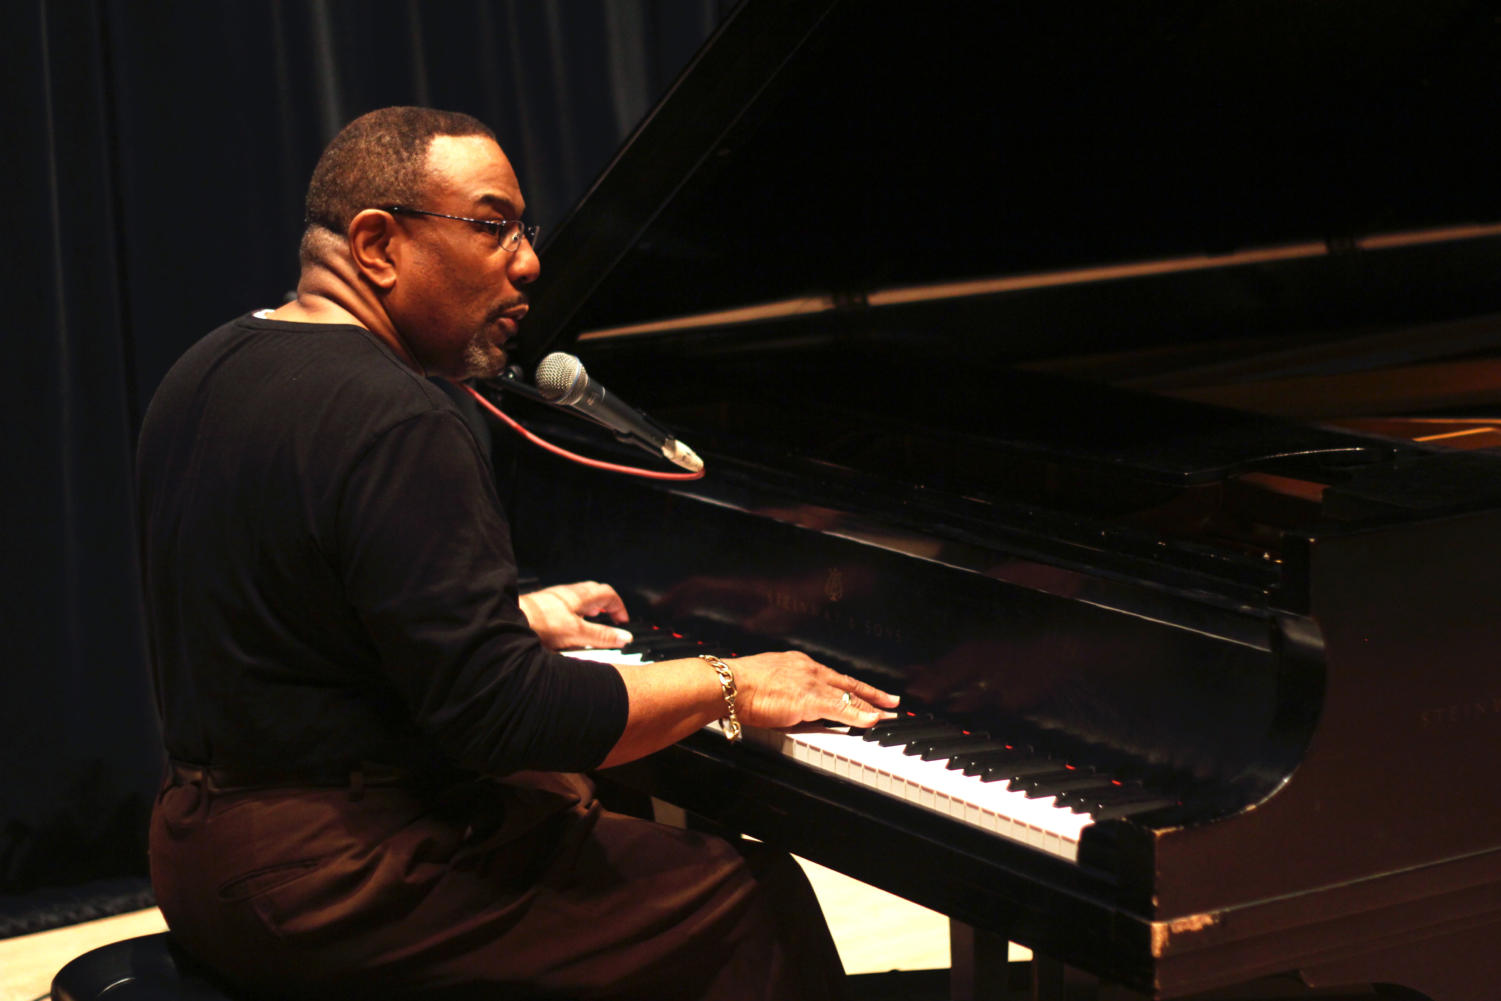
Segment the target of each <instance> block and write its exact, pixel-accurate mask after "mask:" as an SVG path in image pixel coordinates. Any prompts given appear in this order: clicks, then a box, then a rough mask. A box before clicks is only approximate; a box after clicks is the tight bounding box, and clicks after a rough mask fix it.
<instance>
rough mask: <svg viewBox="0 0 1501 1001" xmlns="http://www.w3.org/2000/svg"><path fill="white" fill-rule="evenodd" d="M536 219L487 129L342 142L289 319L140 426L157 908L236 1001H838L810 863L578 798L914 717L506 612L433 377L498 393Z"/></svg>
mask: <svg viewBox="0 0 1501 1001" xmlns="http://www.w3.org/2000/svg"><path fill="white" fill-rule="evenodd" d="M524 207H525V206H524V201H523V198H522V195H521V191H520V188H519V186H518V183H517V180H516V176H515V174H514V172H513V171H512V168H511V166H510V163H509V162H508V161H507V159H506V157H505V155H504V153H503V152H502V151H501V149H500V147H499V146H498V145H497V143H496V141H495V139H494V137H493V135H492V134H491V133H490V132H489V131H488V130H487V129H486V128H485V127H484V126H483V125H481V124H480V123H479V122H477V121H475V120H473V119H471V118H468V117H467V116H464V115H458V114H452V113H445V112H437V111H431V110H427V109H418V108H387V109H384V110H381V111H376V112H372V113H370V114H368V115H365V116H363V117H361V118H359V119H357V120H356V121H355V122H353V123H351V124H350V125H349V126H348V127H347V128H346V129H344V131H343V132H341V133H340V134H339V135H338V136H337V137H336V138H335V139H334V141H333V142H332V143H331V144H330V146H329V147H328V149H327V150H326V151H325V152H324V154H323V157H322V158H321V160H320V161H319V163H318V166H317V168H316V170H315V172H314V175H313V178H312V182H311V184H310V186H309V191H308V199H307V230H306V232H305V235H304V237H303V242H302V251H301V260H302V273H301V278H300V281H299V284H298V289H297V297H296V299H295V300H294V301H292V302H289V303H287V304H285V305H283V306H282V307H280V308H279V309H275V310H270V311H265V310H263V311H261V312H259V313H256V314H253V315H250V316H245V317H242V318H240V319H238V320H235V321H234V322H232V323H229V324H227V325H225V326H223V327H221V328H219V329H218V330H216V331H214V332H213V333H211V334H209V335H208V336H207V337H206V338H204V339H203V340H202V341H200V342H199V343H198V344H196V345H195V346H194V347H193V348H191V349H190V350H189V351H188V352H187V353H186V354H185V355H184V356H183V358H182V359H181V360H180V361H179V362H178V363H177V364H176V365H175V366H174V367H173V369H172V370H171V372H170V373H169V374H168V375H167V376H166V378H165V379H164V380H163V382H162V384H161V386H160V388H159V389H158V391H157V393H156V395H155V397H154V398H153V400H152V403H151V406H150V408H149V411H148V413H147V415H146V419H145V422H144V425H143V428H142V433H141V439H140V445H139V463H138V475H139V484H138V486H139V493H140V511H141V518H142V525H141V539H142V547H143V559H144V573H145V580H146V593H147V601H148V616H149V623H150V635H151V649H152V660H153V668H154V672H155V678H156V691H157V700H158V705H159V708H160V711H161V714H162V720H163V730H164V737H165V742H166V747H167V751H168V754H169V757H170V758H171V762H172V763H171V767H170V769H169V774H168V776H167V779H166V781H165V783H164V785H163V787H162V790H161V793H160V795H159V797H158V800H157V804H156V809H155V813H154V816H153V821H152V830H151V867H152V879H153V883H154V886H155V888H156V892H157V895H158V900H159V903H160V905H161V908H162V911H163V913H164V914H165V916H166V918H167V921H168V924H169V925H170V926H171V928H172V930H173V933H174V936H175V937H176V938H177V940H178V941H179V942H180V943H181V944H182V945H183V946H184V947H185V948H186V949H187V950H188V951H189V952H191V953H192V954H194V955H195V956H197V957H198V958H199V959H201V960H202V961H204V962H206V963H207V964H208V965H210V966H211V967H213V968H214V969H215V970H217V971H219V973H220V974H221V975H222V976H223V977H224V978H225V979H226V980H227V981H229V982H230V984H231V985H233V986H235V987H237V988H239V989H240V990H241V991H243V992H245V993H246V994H248V995H252V996H275V997H279V998H285V997H298V996H318V997H328V996H346V995H347V996H358V997H362V998H373V997H381V998H390V997H398V996H424V997H430V996H460V997H466V998H467V997H476V996H495V997H517V996H562V997H570V998H585V997H588V998H606V997H608V998H649V999H653V1001H665V999H669V998H746V999H750V998H764V999H772V998H775V999H779V1001H786V999H792V998H804V997H805V998H818V999H827V998H832V997H838V996H840V994H841V980H842V973H841V970H840V967H839V962H838V958H837V955H836V954H835V952H834V949H833V946H832V943H831V942H830V939H829V937H828V933H827V930H826V928H825V927H824V926H823V923H822V920H821V918H820V917H819V914H818V910H817V906H816V902H815V901H814V900H813V899H812V897H811V893H810V891H809V888H808V886H807V884H806V882H805V881H804V880H803V879H802V877H801V873H800V872H799V871H798V870H797V868H796V866H795V864H793V863H792V862H791V860H790V859H788V858H787V857H786V856H784V855H779V854H776V853H772V852H768V851H757V850H756V849H757V848H759V846H755V845H749V846H746V845H736V846H731V845H730V844H727V843H725V842H723V841H721V840H718V839H715V838H711V837H708V836H705V835H702V834H699V833H695V832H688V831H681V830H676V829H672V828H667V827H662V826H658V825H656V824H652V823H650V822H648V821H645V820H640V819H636V818H632V817H626V816H621V815H617V814H612V813H609V812H606V811H604V810H602V808H601V807H600V805H599V803H598V802H597V801H596V799H595V798H594V795H593V789H592V787H591V785H590V783H589V782H588V781H587V780H586V779H585V778H583V777H581V776H579V775H577V774H574V773H576V772H578V771H580V770H584V769H589V768H593V767H596V766H599V765H610V764H616V763H620V762H624V761H628V760H631V759H633V758H636V757H639V756H641V755H644V754H648V753H651V752H652V751H654V750H657V749H660V748H662V747H665V746H667V745H668V744H670V743H672V742H674V741H676V740H678V739H680V738H682V737H684V736H686V735H687V734H689V733H691V732H693V731H694V730H696V729H697V728H699V727H701V726H703V725H705V724H706V723H709V722H711V721H713V720H715V719H719V718H721V717H726V716H738V721H739V722H740V723H743V724H746V725H756V726H763V727H785V726H790V725H793V724H796V723H799V722H802V721H805V720H816V719H820V718H827V719H832V720H836V721H839V722H843V723H849V724H854V725H862V726H868V725H870V724H872V723H874V722H875V721H876V720H877V719H879V718H880V717H881V716H882V715H883V710H887V709H890V708H891V707H892V706H894V705H895V703H896V700H895V699H894V698H893V697H891V696H889V695H887V694H885V693H882V692H879V691H877V690H875V689H872V688H870V687H869V686H867V685H864V684H862V683H860V682H857V681H856V680H854V679H852V678H849V677H846V676H844V675H841V674H838V673H836V672H834V671H832V670H830V669H828V668H826V667H824V666H822V665H819V664H817V663H815V662H814V661H812V660H810V659H809V658H808V657H806V656H804V655H802V654H799V653H771V654H761V655H757V656H753V657H746V658H740V659H735V660H731V661H728V662H718V663H710V662H707V661H705V660H703V659H697V658H695V659H687V660H676V661H668V662H665V663H658V664H654V665H647V666H640V667H629V666H627V667H616V666H608V665H605V664H600V663H594V662H590V661H587V660H581V659H574V658H569V657H564V656H561V655H560V654H558V653H557V652H556V651H557V650H559V649H562V648H565V647H570V646H611V645H618V644H619V643H620V642H621V641H622V640H623V639H627V638H628V634H627V633H625V632H624V630H622V629H620V628H618V627H619V626H620V625H622V624H624V623H626V622H627V614H626V610H625V608H624V606H623V604H622V603H621V600H620V598H619V597H618V596H617V595H616V593H615V592H614V591H613V590H612V589H611V588H609V587H608V586H605V585H602V584H597V583H583V584H573V585H565V586H560V587H552V588H548V589H546V590H544V591H540V592H537V593H534V594H529V595H519V596H518V594H517V584H516V572H515V567H514V565H513V558H512V552H511V544H510V538H509V534H508V527H507V524H506V522H505V520H504V515H503V513H502V512H501V509H500V506H499V502H498V498H497V496H496V493H495V488H494V484H493V480H492V477H491V474H490V470H489V467H488V460H487V458H486V457H485V456H484V455H483V454H482V453H481V451H480V449H479V446H478V445H477V443H476V441H475V439H474V438H473V437H472V435H471V433H470V431H469V430H468V428H467V427H466V425H465V423H464V421H463V420H462V419H461V417H460V415H459V412H458V411H457V409H456V408H455V407H454V406H453V404H452V403H451V401H450V400H449V398H448V397H447V396H446V394H444V393H443V392H441V391H439V390H438V389H437V388H435V387H434V386H433V385H432V384H431V383H430V382H429V381H428V380H427V379H426V378H425V377H424V376H426V375H433V376H442V377H446V378H450V379H463V378H468V377H474V376H490V375H494V374H497V373H498V372H500V371H501V369H502V367H503V365H504V363H505V360H506V350H507V347H508V346H509V345H510V344H511V342H512V341H513V339H514V338H515V337H516V335H517V325H518V323H519V322H520V321H521V318H522V316H523V315H524V314H525V312H526V309H527V295H526V287H527V286H528V285H529V284H531V283H532V282H533V281H535V280H536V278H537V276H538V272H539V262H538V259H537V256H536V253H535V252H534V249H533V247H532V242H531V237H532V236H534V235H535V231H534V230H532V229H530V228H529V227H527V226H526V225H524V224H523V223H521V222H519V221H518V220H519V219H520V218H521V216H522V214H523V210H524ZM601 616H602V617H608V618H610V619H611V620H613V622H614V623H615V624H616V625H615V626H609V625H602V624H598V623H591V622H589V621H586V619H587V618H591V617H601ZM737 689H738V697H737V698H735V699H733V700H731V699H730V698H729V697H730V696H731V695H734V694H735V692H736V690H737ZM484 988H489V989H490V990H491V993H490V994H488V995H486V994H484V993H483V989H484Z"/></svg>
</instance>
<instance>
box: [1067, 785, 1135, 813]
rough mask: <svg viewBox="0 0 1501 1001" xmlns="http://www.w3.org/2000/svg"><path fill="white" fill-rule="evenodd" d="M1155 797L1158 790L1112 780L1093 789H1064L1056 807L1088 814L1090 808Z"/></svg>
mask: <svg viewBox="0 0 1501 1001" xmlns="http://www.w3.org/2000/svg"><path fill="white" fill-rule="evenodd" d="M1157 795H1159V791H1158V790H1152V789H1146V788H1143V787H1142V785H1141V783H1140V782H1133V781H1122V780H1119V779H1114V780H1111V781H1110V782H1108V783H1105V784H1102V785H1100V786H1098V787H1095V788H1086V789H1065V790H1063V791H1062V792H1059V793H1058V805H1059V806H1067V807H1072V808H1073V810H1074V811H1075V812H1076V813H1088V812H1089V810H1088V807H1090V806H1099V805H1101V804H1104V803H1113V802H1117V801H1120V800H1125V799H1131V798H1132V797H1137V798H1140V797H1144V796H1157Z"/></svg>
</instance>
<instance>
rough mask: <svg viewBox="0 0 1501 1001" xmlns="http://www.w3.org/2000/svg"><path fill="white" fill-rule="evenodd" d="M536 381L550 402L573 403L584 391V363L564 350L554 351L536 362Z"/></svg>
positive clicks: (539, 389) (538, 387)
mask: <svg viewBox="0 0 1501 1001" xmlns="http://www.w3.org/2000/svg"><path fill="white" fill-rule="evenodd" d="M536 383H537V391H538V392H540V393H541V394H542V395H543V397H544V398H546V399H547V400H549V401H550V402H552V403H562V404H565V405H567V404H570V403H574V402H576V401H577V400H578V398H579V397H580V396H582V395H583V392H584V363H583V362H581V361H579V360H578V359H577V358H575V357H574V356H573V355H571V354H568V353H567V352H565V351H554V352H553V353H552V354H550V355H548V356H547V357H546V358H543V359H542V360H541V361H540V362H538V363H537V378H536Z"/></svg>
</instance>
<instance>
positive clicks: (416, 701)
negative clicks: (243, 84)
mask: <svg viewBox="0 0 1501 1001" xmlns="http://www.w3.org/2000/svg"><path fill="white" fill-rule="evenodd" d="M137 460H138V461H137V482H138V489H139V503H140V517H141V549H142V557H143V562H144V577H145V589H146V601H147V617H148V625H149V632H150V638H151V653H152V662H153V670H154V674H155V681H156V696H157V703H158V708H159V710H160V712H161V716H162V722H163V729H164V735H165V740H166V745H167V751H168V754H169V755H170V756H172V757H173V758H176V759H179V760H183V761H189V762H196V763H203V764H210V765H216V766H221V767H237V768H247V769H265V770H272V771H285V772H287V773H288V774H297V773H299V772H302V771H312V770H321V771H328V770H334V769H338V768H341V767H346V766H350V765H353V764H355V763H358V762H362V761H377V762H384V763H388V764H397V765H413V766H418V767H426V766H429V765H431V764H433V763H435V762H437V761H442V762H446V763H449V764H454V765H458V766H460V767H463V768H469V769H474V770H477V771H484V772H490V773H504V772H508V771H513V770H517V769H523V768H532V769H546V770H577V769H582V768H588V767H592V766H594V765H597V764H598V763H599V762H600V761H601V760H602V759H603V757H604V755H605V754H606V753H607V752H608V751H609V749H610V748H611V747H612V746H613V745H614V743H615V741H616V740H617V739H618V738H619V736H620V733H621V732H622V730H623V729H624V726H625V717H626V708H627V706H626V703H627V700H626V692H625V686H624V683H623V682H622V681H621V679H620V677H619V675H618V674H617V673H616V672H615V671H614V669H613V668H610V667H606V666H604V665H600V664H594V663H590V662H586V661H579V660H575V659H572V658H567V657H562V656H560V655H557V654H554V653H550V652H548V651H547V650H545V649H544V648H543V647H542V646H541V645H540V643H539V641H538V639H537V637H536V635H535V634H534V633H533V632H532V631H531V630H530V628H528V626H527V623H526V619H525V617H524V615H523V614H522V612H521V610H520V607H519V606H518V604H517V588H516V571H515V561H514V557H513V555H512V550H511V541H510V535H509V530H508V526H507V524H506V522H505V519H504V517H503V515H502V513H501V509H500V505H499V501H498V498H497V497H496V494H495V488H494V484H493V481H492V477H491V475H490V471H489V464H488V461H487V459H486V458H485V456H484V455H483V454H482V452H481V450H480V448H479V446H478V444H477V443H476V442H475V440H474V437H473V435H472V434H471V433H470V431H469V429H468V427H467V426H466V425H465V423H464V421H463V419H462V417H461V416H460V414H459V412H458V410H457V408H455V406H454V405H453V403H452V401H451V400H449V399H448V397H447V396H446V395H445V394H444V393H442V392H441V391H440V390H439V389H438V388H437V387H435V386H433V385H432V384H431V383H429V382H428V381H427V380H426V379H425V378H423V377H422V376H421V375H419V374H418V373H417V372H415V371H413V370H411V369H410V368H408V367H407V366H405V365H404V364H402V362H401V361H400V360H399V359H398V358H397V357H396V356H395V355H394V354H393V353H392V352H391V351H390V350H389V349H388V348H387V347H386V346H385V345H383V344H382V343H380V342H379V341H378V340H376V339H375V338H374V337H373V336H371V335H370V334H369V333H367V332H366V331H364V330H361V329H360V328H358V327H353V326H335V325H315V324H301V323H283V322H279V321H275V320H267V319H257V318H254V317H243V318H241V319H239V320H236V321H234V322H232V323H229V324H227V325H225V326H223V327H220V328H219V329H218V330H215V331H214V332H213V333H211V334H209V335H208V336H207V337H206V338H204V339H203V340H202V341H200V342H199V343H198V344H196V345H195V346H194V347H192V348H191V349H189V350H188V352H187V353H186V354H185V355H184V356H183V357H182V359H181V360H179V361H178V363H177V364H176V365H175V366H173V368H172V370H171V371H170V372H169V373H168V374H167V376H166V378H165V379H164V380H163V381H162V384H161V386H160V388H159V389H158V390H157V392H156V395H155V396H154V397H153V399H152V401H151V406H150V408H149V409H148V411H147V413H146V418H145V421H144V423H143V426H142V430H141V438H140V443H139V448H138V456H137Z"/></svg>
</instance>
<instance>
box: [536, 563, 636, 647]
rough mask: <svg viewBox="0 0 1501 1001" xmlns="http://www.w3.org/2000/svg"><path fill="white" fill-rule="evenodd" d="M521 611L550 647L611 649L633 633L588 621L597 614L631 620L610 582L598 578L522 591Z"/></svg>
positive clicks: (624, 643)
mask: <svg viewBox="0 0 1501 1001" xmlns="http://www.w3.org/2000/svg"><path fill="white" fill-rule="evenodd" d="M521 611H522V612H523V613H524V614H525V615H526V621H527V625H529V626H531V627H532V631H533V632H535V633H536V634H537V636H538V637H539V638H540V639H541V640H542V645H543V646H545V647H547V648H548V649H549V650H567V649H573V648H583V649H589V650H600V649H603V650H609V649H614V648H615V647H622V646H625V645H626V644H627V643H629V642H630V641H631V634H630V633H628V632H626V631H625V630H624V629H616V628H615V627H613V626H609V625H605V624H604V623H600V622H589V621H587V620H588V618H589V617H591V616H596V615H608V616H609V617H610V619H611V621H613V622H627V621H629V620H630V616H629V615H628V614H626V610H625V602H623V601H621V600H620V595H618V594H616V593H615V589H614V588H613V587H611V586H610V585H608V584H601V583H599V582H598V581H592V580H586V581H581V582H579V583H577V584H554V585H553V586H552V587H544V588H543V589H542V590H540V591H532V592H529V593H527V594H523V595H522V596H521Z"/></svg>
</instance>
